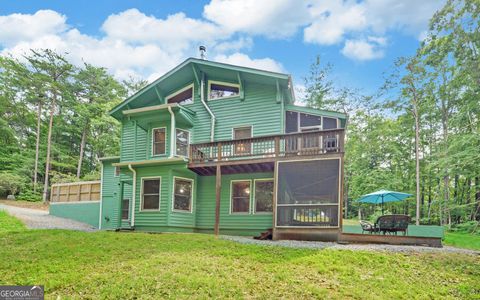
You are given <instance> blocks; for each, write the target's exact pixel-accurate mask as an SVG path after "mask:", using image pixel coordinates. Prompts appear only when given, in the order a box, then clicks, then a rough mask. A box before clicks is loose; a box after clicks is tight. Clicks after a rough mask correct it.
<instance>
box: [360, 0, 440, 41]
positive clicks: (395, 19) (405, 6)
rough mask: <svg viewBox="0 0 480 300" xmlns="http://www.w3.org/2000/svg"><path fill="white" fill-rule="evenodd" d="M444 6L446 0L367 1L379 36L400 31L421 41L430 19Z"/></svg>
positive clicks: (369, 18)
mask: <svg viewBox="0 0 480 300" xmlns="http://www.w3.org/2000/svg"><path fill="white" fill-rule="evenodd" d="M444 4H445V1H444V0H422V1H418V0H402V1H398V0H367V1H366V2H365V8H366V10H365V11H366V17H367V19H368V20H369V24H370V27H371V28H372V29H373V30H374V31H375V32H376V33H377V34H383V33H385V32H386V31H387V30H400V31H403V32H404V33H406V34H410V35H413V36H415V37H417V38H419V39H421V38H422V32H424V30H425V29H426V28H427V26H428V22H429V20H430V18H431V17H432V16H433V14H434V12H435V11H437V10H438V9H440V8H441V7H442V6H443V5H444Z"/></svg>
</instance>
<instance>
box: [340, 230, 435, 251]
mask: <svg viewBox="0 0 480 300" xmlns="http://www.w3.org/2000/svg"><path fill="white" fill-rule="evenodd" d="M443 235H444V233H443V227H441V226H429V225H420V226H416V225H409V226H408V232H407V235H405V236H404V235H403V234H401V233H399V234H398V235H388V234H387V235H384V234H370V233H362V228H361V227H360V225H344V226H343V230H342V233H341V234H340V235H339V237H338V241H339V242H341V243H364V244H367V243H375V244H391V245H421V246H429V247H442V238H443Z"/></svg>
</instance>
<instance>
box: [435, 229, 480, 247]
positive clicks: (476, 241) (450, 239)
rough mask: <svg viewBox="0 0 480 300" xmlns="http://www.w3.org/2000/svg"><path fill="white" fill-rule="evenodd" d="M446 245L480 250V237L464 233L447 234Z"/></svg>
mask: <svg viewBox="0 0 480 300" xmlns="http://www.w3.org/2000/svg"><path fill="white" fill-rule="evenodd" d="M443 242H444V244H445V245H450V246H455V247H460V248H466V249H473V250H480V235H475V234H470V233H464V232H446V234H445V239H444V241H443Z"/></svg>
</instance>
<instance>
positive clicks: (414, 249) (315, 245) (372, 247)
mask: <svg viewBox="0 0 480 300" xmlns="http://www.w3.org/2000/svg"><path fill="white" fill-rule="evenodd" d="M221 238H222V239H224V240H229V241H234V242H238V243H242V244H254V245H263V246H272V247H287V248H303V249H335V250H352V251H381V252H399V253H418V252H423V253H425V252H430V253H459V254H469V255H480V251H475V250H468V249H461V248H455V247H451V246H443V248H433V247H422V246H401V245H381V244H337V243H334V242H310V241H290V240H282V241H271V240H265V241H260V240H255V239H253V238H250V237H241V236H227V235H224V236H221Z"/></svg>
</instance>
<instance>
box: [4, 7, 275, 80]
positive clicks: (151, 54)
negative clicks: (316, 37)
mask: <svg viewBox="0 0 480 300" xmlns="http://www.w3.org/2000/svg"><path fill="white" fill-rule="evenodd" d="M46 17H48V18H47V19H48V20H50V23H48V22H47V20H46ZM19 20H21V22H20V21H19ZM37 23H38V24H43V25H42V26H43V27H36V28H37V29H36V30H35V31H34V32H33V33H32V32H31V31H29V29H30V26H33V25H34V24H37ZM47 23H48V24H47ZM0 24H1V25H2V27H1V28H2V29H4V28H7V30H1V31H0V49H1V52H0V53H1V54H7V53H8V54H12V55H13V56H15V57H17V58H20V59H22V56H23V55H24V54H25V53H28V51H29V50H30V49H41V48H50V49H54V50H56V51H57V52H59V53H68V57H69V59H70V60H71V61H72V62H73V63H75V64H76V65H81V64H82V62H83V61H86V62H88V63H91V64H94V65H97V66H102V67H106V68H108V69H109V70H110V72H111V73H112V74H114V75H115V76H116V77H117V78H119V79H126V78H128V77H130V76H133V77H137V78H147V79H148V80H153V79H155V78H156V77H158V76H159V75H161V74H163V73H165V72H167V71H168V70H170V69H171V68H173V67H175V66H176V65H177V64H178V63H180V62H181V61H183V60H184V59H185V58H186V57H188V56H191V55H193V56H197V53H198V52H197V46H198V45H199V44H200V43H202V44H204V43H205V44H207V45H209V47H208V48H209V49H208V51H209V52H210V53H211V54H212V56H215V55H220V56H219V57H220V58H222V59H224V60H228V61H229V62H230V63H235V62H239V63H241V64H244V65H250V66H257V67H261V68H263V66H265V67H266V68H268V69H273V70H277V71H278V70H281V69H282V68H281V65H280V64H278V63H277V62H275V61H274V60H273V59H270V58H264V59H258V60H256V59H250V58H249V57H248V56H247V55H245V54H240V53H239V51H241V49H248V48H251V47H252V45H253V40H252V39H251V38H250V37H248V36H245V37H241V38H237V39H232V38H230V34H229V33H226V31H225V30H224V29H221V28H219V27H218V26H217V25H215V24H213V23H211V22H208V21H202V20H196V19H192V18H188V17H187V16H186V15H185V14H183V13H178V14H174V15H170V16H168V17H166V18H165V19H158V18H155V17H153V16H147V15H145V14H143V13H141V12H140V11H138V10H136V9H129V10H126V11H124V12H120V13H118V14H114V15H111V16H109V17H108V18H107V19H106V20H105V22H104V23H103V25H102V30H103V31H104V32H105V35H104V36H103V37H94V36H90V35H86V34H83V33H81V32H80V31H79V30H78V29H76V28H73V27H71V26H69V25H68V24H67V20H66V17H65V16H63V15H61V14H59V13H57V12H55V11H39V12H37V13H35V14H32V15H18V14H14V15H8V16H0ZM11 28H14V30H13V29H11ZM20 33H25V34H24V35H21V34H20ZM2 46H3V48H1V47H2ZM230 52H234V54H233V55H231V56H226V55H225V54H227V53H230ZM222 54H223V56H222Z"/></svg>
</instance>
